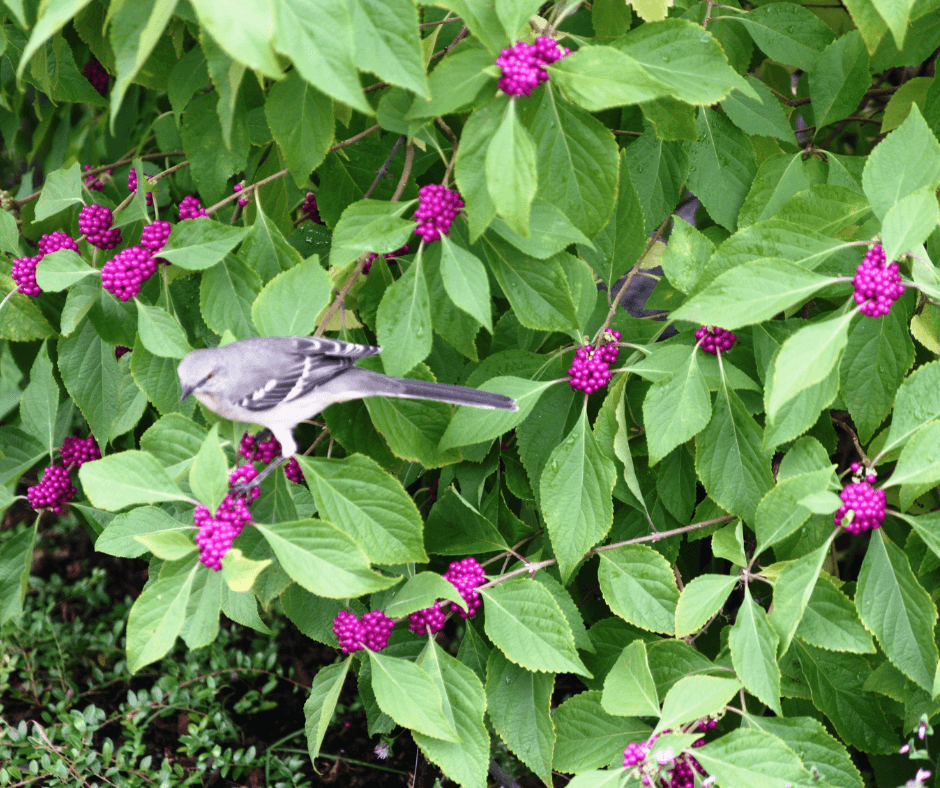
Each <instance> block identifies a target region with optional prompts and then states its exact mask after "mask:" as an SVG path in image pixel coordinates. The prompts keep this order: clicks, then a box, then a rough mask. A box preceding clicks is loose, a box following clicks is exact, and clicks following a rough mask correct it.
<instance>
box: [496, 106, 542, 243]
mask: <svg viewBox="0 0 940 788" xmlns="http://www.w3.org/2000/svg"><path fill="white" fill-rule="evenodd" d="M537 179H538V170H537V167H536V157H535V142H534V141H533V140H532V135H531V134H529V132H528V130H527V129H526V128H525V126H523V125H522V124H521V123H520V122H519V120H518V118H517V117H516V102H515V101H508V102H506V105H505V110H504V111H503V118H502V120H501V121H500V124H499V128H497V129H496V133H495V134H494V135H493V138H492V140H491V142H490V145H489V148H487V151H486V185H487V188H488V189H489V191H490V199H491V200H492V201H493V205H495V206H496V213H497V215H499V216H501V217H503V218H504V219H505V220H506V223H507V224H508V225H509V226H510V227H511V228H512V229H513V230H515V231H516V232H517V233H519V234H520V235H523V236H526V237H528V235H529V213H530V212H531V209H532V200H533V199H535V191H536V188H537V186H538V183H537Z"/></svg>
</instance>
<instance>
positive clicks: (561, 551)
mask: <svg viewBox="0 0 940 788" xmlns="http://www.w3.org/2000/svg"><path fill="white" fill-rule="evenodd" d="M616 473H617V472H616V467H615V466H614V463H613V462H612V461H611V460H609V459H608V458H607V457H606V456H605V455H604V454H603V453H602V452H601V449H600V447H599V446H598V444H597V439H596V438H595V437H594V433H593V432H591V429H590V424H589V423H588V418H587V410H586V409H585V410H582V411H581V418H580V419H579V420H578V423H577V424H575V426H574V427H573V428H572V430H571V432H570V433H568V436H567V437H566V438H565V439H564V440H563V441H562V442H561V443H559V444H558V446H556V447H555V450H554V451H553V452H552V453H551V455H550V456H549V458H548V462H547V463H546V465H545V469H544V470H543V471H542V477H541V480H540V483H539V490H540V494H541V504H542V512H543V515H544V517H545V524H546V527H547V528H548V533H549V536H550V537H551V540H552V547H553V549H554V552H555V556H556V557H557V558H558V570H559V572H560V573H561V579H562V582H566V581H567V579H568V578H569V577H570V576H571V573H572V572H573V571H574V569H575V567H576V566H577V565H578V563H579V562H580V561H581V559H582V558H583V557H584V555H585V553H586V552H587V551H588V550H590V549H591V548H592V547H593V546H594V545H596V544H597V543H598V542H599V541H600V540H601V539H603V538H604V536H605V535H606V534H607V532H608V531H609V530H610V526H611V523H612V522H613V517H614V511H613V500H612V498H611V494H612V492H613V489H614V481H615V478H616Z"/></svg>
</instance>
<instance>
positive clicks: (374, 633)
mask: <svg viewBox="0 0 940 788" xmlns="http://www.w3.org/2000/svg"><path fill="white" fill-rule="evenodd" d="M394 628H395V622H394V621H392V619H390V618H389V617H388V616H386V615H385V613H383V612H382V611H381V610H370V611H369V612H368V613H363V614H362V618H361V619H360V618H359V617H358V616H357V615H356V614H355V613H350V612H349V611H348V610H340V611H339V613H337V614H336V618H334V619H333V633H334V634H335V635H336V639H337V640H338V641H339V645H340V648H341V649H342V650H343V653H344V654H351V653H352V652H353V651H362V649H364V648H367V649H369V651H381V650H382V649H383V648H385V647H386V646H387V645H388V636H389V635H391V634H392V629H394Z"/></svg>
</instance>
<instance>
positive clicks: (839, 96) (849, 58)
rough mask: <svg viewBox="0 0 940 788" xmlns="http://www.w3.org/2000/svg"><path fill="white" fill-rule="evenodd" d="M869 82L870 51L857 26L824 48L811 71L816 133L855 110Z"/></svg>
mask: <svg viewBox="0 0 940 788" xmlns="http://www.w3.org/2000/svg"><path fill="white" fill-rule="evenodd" d="M870 84H871V74H869V72H868V51H867V50H866V49H865V44H864V42H863V41H862V37H861V35H860V34H859V32H858V31H857V30H852V31H850V32H848V33H846V34H845V35H844V36H840V37H839V38H837V39H836V40H835V41H833V42H832V43H831V44H829V46H827V47H826V48H825V49H823V50H822V52H821V53H820V54H819V58H818V60H817V61H816V65H815V67H814V68H813V70H812V71H810V73H809V94H810V98H811V99H812V102H813V112H814V113H815V116H816V133H817V134H818V133H819V129H821V128H822V127H823V126H827V125H829V124H830V123H835V122H837V121H840V120H842V119H843V118H847V117H849V115H851V114H852V113H853V112H855V110H856V108H857V107H858V105H859V102H861V100H862V99H863V98H864V97H865V91H866V90H867V89H868V86H869V85H870Z"/></svg>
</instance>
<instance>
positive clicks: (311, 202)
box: [300, 192, 323, 224]
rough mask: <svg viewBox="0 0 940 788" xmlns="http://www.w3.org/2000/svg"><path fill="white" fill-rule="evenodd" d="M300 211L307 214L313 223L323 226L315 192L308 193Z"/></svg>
mask: <svg viewBox="0 0 940 788" xmlns="http://www.w3.org/2000/svg"><path fill="white" fill-rule="evenodd" d="M300 210H301V211H302V212H303V213H304V214H306V216H307V218H308V219H309V220H310V221H311V222H315V223H316V224H323V220H322V219H321V218H320V209H319V208H318V207H317V197H316V195H315V194H314V193H313V192H307V195H306V196H305V197H304V204H303V205H302V206H301V207H300Z"/></svg>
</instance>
